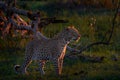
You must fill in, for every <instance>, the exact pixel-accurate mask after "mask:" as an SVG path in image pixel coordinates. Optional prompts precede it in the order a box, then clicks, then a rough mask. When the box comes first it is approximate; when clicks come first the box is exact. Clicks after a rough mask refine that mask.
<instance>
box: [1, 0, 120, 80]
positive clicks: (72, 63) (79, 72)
mask: <svg viewBox="0 0 120 80" xmlns="http://www.w3.org/2000/svg"><path fill="white" fill-rule="evenodd" d="M33 3H34V4H36V5H33V6H32V8H31V7H30V6H31V4H32V2H30V4H28V5H26V6H27V9H29V10H36V9H40V10H42V12H43V14H44V16H43V17H49V16H56V17H57V18H58V19H67V20H69V23H66V24H50V25H48V26H46V27H45V28H43V34H44V35H45V36H47V37H50V38H51V37H53V36H54V35H56V34H57V33H58V32H60V31H61V30H62V29H63V28H65V27H67V26H69V25H74V26H75V27H76V28H77V29H78V30H79V32H80V34H81V35H82V36H81V40H80V41H79V43H80V44H81V45H80V47H83V46H86V45H88V44H90V43H92V42H96V41H101V40H102V39H103V37H104V34H105V33H106V32H108V31H109V30H110V29H111V25H112V18H113V13H114V12H111V11H105V10H103V11H102V10H92V11H90V10H89V11H87V10H86V11H81V10H76V9H75V10H72V9H60V11H58V13H56V8H55V6H53V7H51V5H49V4H46V3H45V2H44V1H43V2H42V3H39V2H33ZM48 7H49V8H48ZM51 10H54V11H53V12H51ZM95 20H96V21H95ZM119 20H120V17H119V16H118V17H117V19H116V24H115V30H114V34H113V36H112V39H111V44H110V45H108V46H104V45H100V46H94V47H92V48H90V49H88V50H86V51H85V52H83V53H82V54H84V55H92V56H104V57H105V59H104V61H103V62H101V63H92V62H90V61H84V60H81V59H65V60H64V67H63V72H62V75H61V76H60V77H56V76H55V73H54V69H53V67H52V64H51V63H50V62H48V63H47V64H46V69H45V70H46V75H44V76H41V75H40V73H39V72H38V71H36V70H35V69H36V68H37V67H38V65H37V64H36V63H35V62H33V63H32V64H31V65H30V66H29V68H28V71H29V75H28V76H27V75H20V74H16V73H15V71H14V69H13V67H14V65H15V64H20V65H21V64H22V62H23V60H24V48H25V44H26V43H27V42H28V41H29V40H28V39H27V40H26V39H21V38H20V37H18V38H8V39H6V40H2V39H0V80H119V79H120V76H119V75H120V44H119V43H120V37H119V36H120V33H119V32H120V26H119V25H118V24H120V22H119ZM94 21H95V24H94ZM90 24H93V26H90ZM108 36H109V32H108V33H107V35H106V38H105V40H107V38H108ZM16 47H18V48H16ZM113 56H117V57H118V61H114V60H112V57H113Z"/></svg>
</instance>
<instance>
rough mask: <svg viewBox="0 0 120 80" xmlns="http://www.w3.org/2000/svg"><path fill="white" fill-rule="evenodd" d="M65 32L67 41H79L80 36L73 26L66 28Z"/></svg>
mask: <svg viewBox="0 0 120 80" xmlns="http://www.w3.org/2000/svg"><path fill="white" fill-rule="evenodd" d="M65 30H66V32H67V33H66V34H67V35H66V36H67V38H68V40H69V41H71V40H75V41H78V40H79V39H80V36H81V35H80V34H79V31H78V30H77V29H76V28H75V27H74V26H70V27H67V28H66V29H65Z"/></svg>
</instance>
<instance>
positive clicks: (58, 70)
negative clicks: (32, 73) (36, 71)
mask: <svg viewBox="0 0 120 80" xmlns="http://www.w3.org/2000/svg"><path fill="white" fill-rule="evenodd" d="M52 62H53V66H54V69H55V72H56V74H57V75H61V71H60V64H59V60H58V59H53V60H52Z"/></svg>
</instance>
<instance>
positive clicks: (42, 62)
mask: <svg viewBox="0 0 120 80" xmlns="http://www.w3.org/2000/svg"><path fill="white" fill-rule="evenodd" d="M37 62H38V65H39V71H40V73H41V75H44V74H45V72H44V65H45V62H46V61H45V60H37Z"/></svg>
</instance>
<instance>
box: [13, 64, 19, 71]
mask: <svg viewBox="0 0 120 80" xmlns="http://www.w3.org/2000/svg"><path fill="white" fill-rule="evenodd" d="M14 70H15V72H16V73H19V72H20V65H15V66H14Z"/></svg>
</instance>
